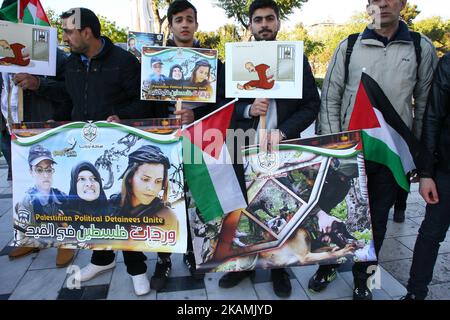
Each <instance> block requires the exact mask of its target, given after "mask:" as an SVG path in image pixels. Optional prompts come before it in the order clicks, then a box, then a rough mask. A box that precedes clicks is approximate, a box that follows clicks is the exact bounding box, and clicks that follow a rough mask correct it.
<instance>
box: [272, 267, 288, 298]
mask: <svg viewBox="0 0 450 320" xmlns="http://www.w3.org/2000/svg"><path fill="white" fill-rule="evenodd" d="M271 274H272V283H273V292H275V294H276V295H277V296H279V297H280V298H287V297H289V296H290V295H291V292H292V286H291V280H290V279H289V274H288V273H287V272H286V270H285V269H272V272H271Z"/></svg>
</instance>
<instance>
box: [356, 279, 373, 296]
mask: <svg viewBox="0 0 450 320" xmlns="http://www.w3.org/2000/svg"><path fill="white" fill-rule="evenodd" d="M355 283H356V284H355V288H354V289H353V300H372V292H371V291H370V289H369V288H368V287H367V284H366V283H365V281H362V282H361V283H359V284H358V283H357V281H356V282H355Z"/></svg>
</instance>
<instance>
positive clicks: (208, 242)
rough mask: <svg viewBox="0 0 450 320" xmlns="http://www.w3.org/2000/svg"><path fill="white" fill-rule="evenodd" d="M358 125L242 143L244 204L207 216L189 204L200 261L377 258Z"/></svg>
mask: <svg viewBox="0 0 450 320" xmlns="http://www.w3.org/2000/svg"><path fill="white" fill-rule="evenodd" d="M360 142H361V137H360V133H359V132H357V131H354V132H348V133H342V134H336V135H329V136H322V137H316V138H311V139H306V140H292V141H287V142H285V143H283V144H281V145H280V146H279V150H278V151H272V152H271V153H265V152H260V149H259V148H258V147H256V146H255V147H249V148H247V149H246V150H244V158H245V159H244V168H245V183H246V186H247V194H248V206H247V208H246V209H245V210H241V211H234V212H231V213H229V214H227V215H224V216H222V217H218V218H216V219H215V220H213V221H208V222H204V221H203V220H202V217H201V215H199V214H198V212H196V210H195V209H191V208H193V205H192V204H191V205H190V208H189V216H190V218H189V219H190V222H191V230H192V234H193V235H194V237H193V244H194V251H195V254H196V261H197V267H198V268H200V269H203V270H205V271H207V270H212V271H217V272H223V271H244V270H253V269H256V268H278V267H287V266H300V265H309V264H318V263H320V264H334V263H345V262H350V263H353V262H357V261H374V260H376V256H375V251H374V247H373V240H372V230H371V223H370V216H369V203H368V195H367V183H366V174H365V167H364V157H363V154H362V150H360V149H359V147H358V146H359V145H360Z"/></svg>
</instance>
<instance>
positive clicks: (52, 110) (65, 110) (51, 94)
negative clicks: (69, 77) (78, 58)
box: [23, 49, 72, 122]
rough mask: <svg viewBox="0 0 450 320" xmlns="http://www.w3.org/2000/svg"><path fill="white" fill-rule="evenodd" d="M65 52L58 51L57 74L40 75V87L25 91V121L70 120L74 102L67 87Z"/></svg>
mask: <svg viewBox="0 0 450 320" xmlns="http://www.w3.org/2000/svg"><path fill="white" fill-rule="evenodd" d="M67 59H68V58H67V56H66V55H65V53H64V52H63V51H62V50H60V49H57V51H56V76H54V77H43V76H40V77H39V81H40V83H39V89H38V90H36V91H31V90H25V91H24V93H23V94H24V96H23V99H24V104H23V105H24V111H23V120H24V122H45V121H48V120H55V121H69V120H70V111H71V110H72V102H71V100H70V96H69V95H68V94H67V92H66V89H65V80H64V75H65V66H66V63H67Z"/></svg>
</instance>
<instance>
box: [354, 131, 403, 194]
mask: <svg viewBox="0 0 450 320" xmlns="http://www.w3.org/2000/svg"><path fill="white" fill-rule="evenodd" d="M362 138H363V144H364V158H365V159H366V160H370V161H373V162H377V163H380V164H383V165H385V166H387V167H388V168H389V169H390V170H391V171H392V174H393V175H394V178H395V180H396V181H397V183H398V185H399V186H400V187H401V188H403V189H404V190H406V191H407V192H409V184H408V180H407V178H406V175H405V172H404V170H403V165H402V161H401V159H400V157H399V156H398V154H396V153H394V152H393V151H392V150H391V149H389V147H388V146H387V144H386V143H384V142H383V141H381V140H379V139H375V138H373V137H371V136H370V135H368V134H366V133H365V132H364V130H363V131H362Z"/></svg>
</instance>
